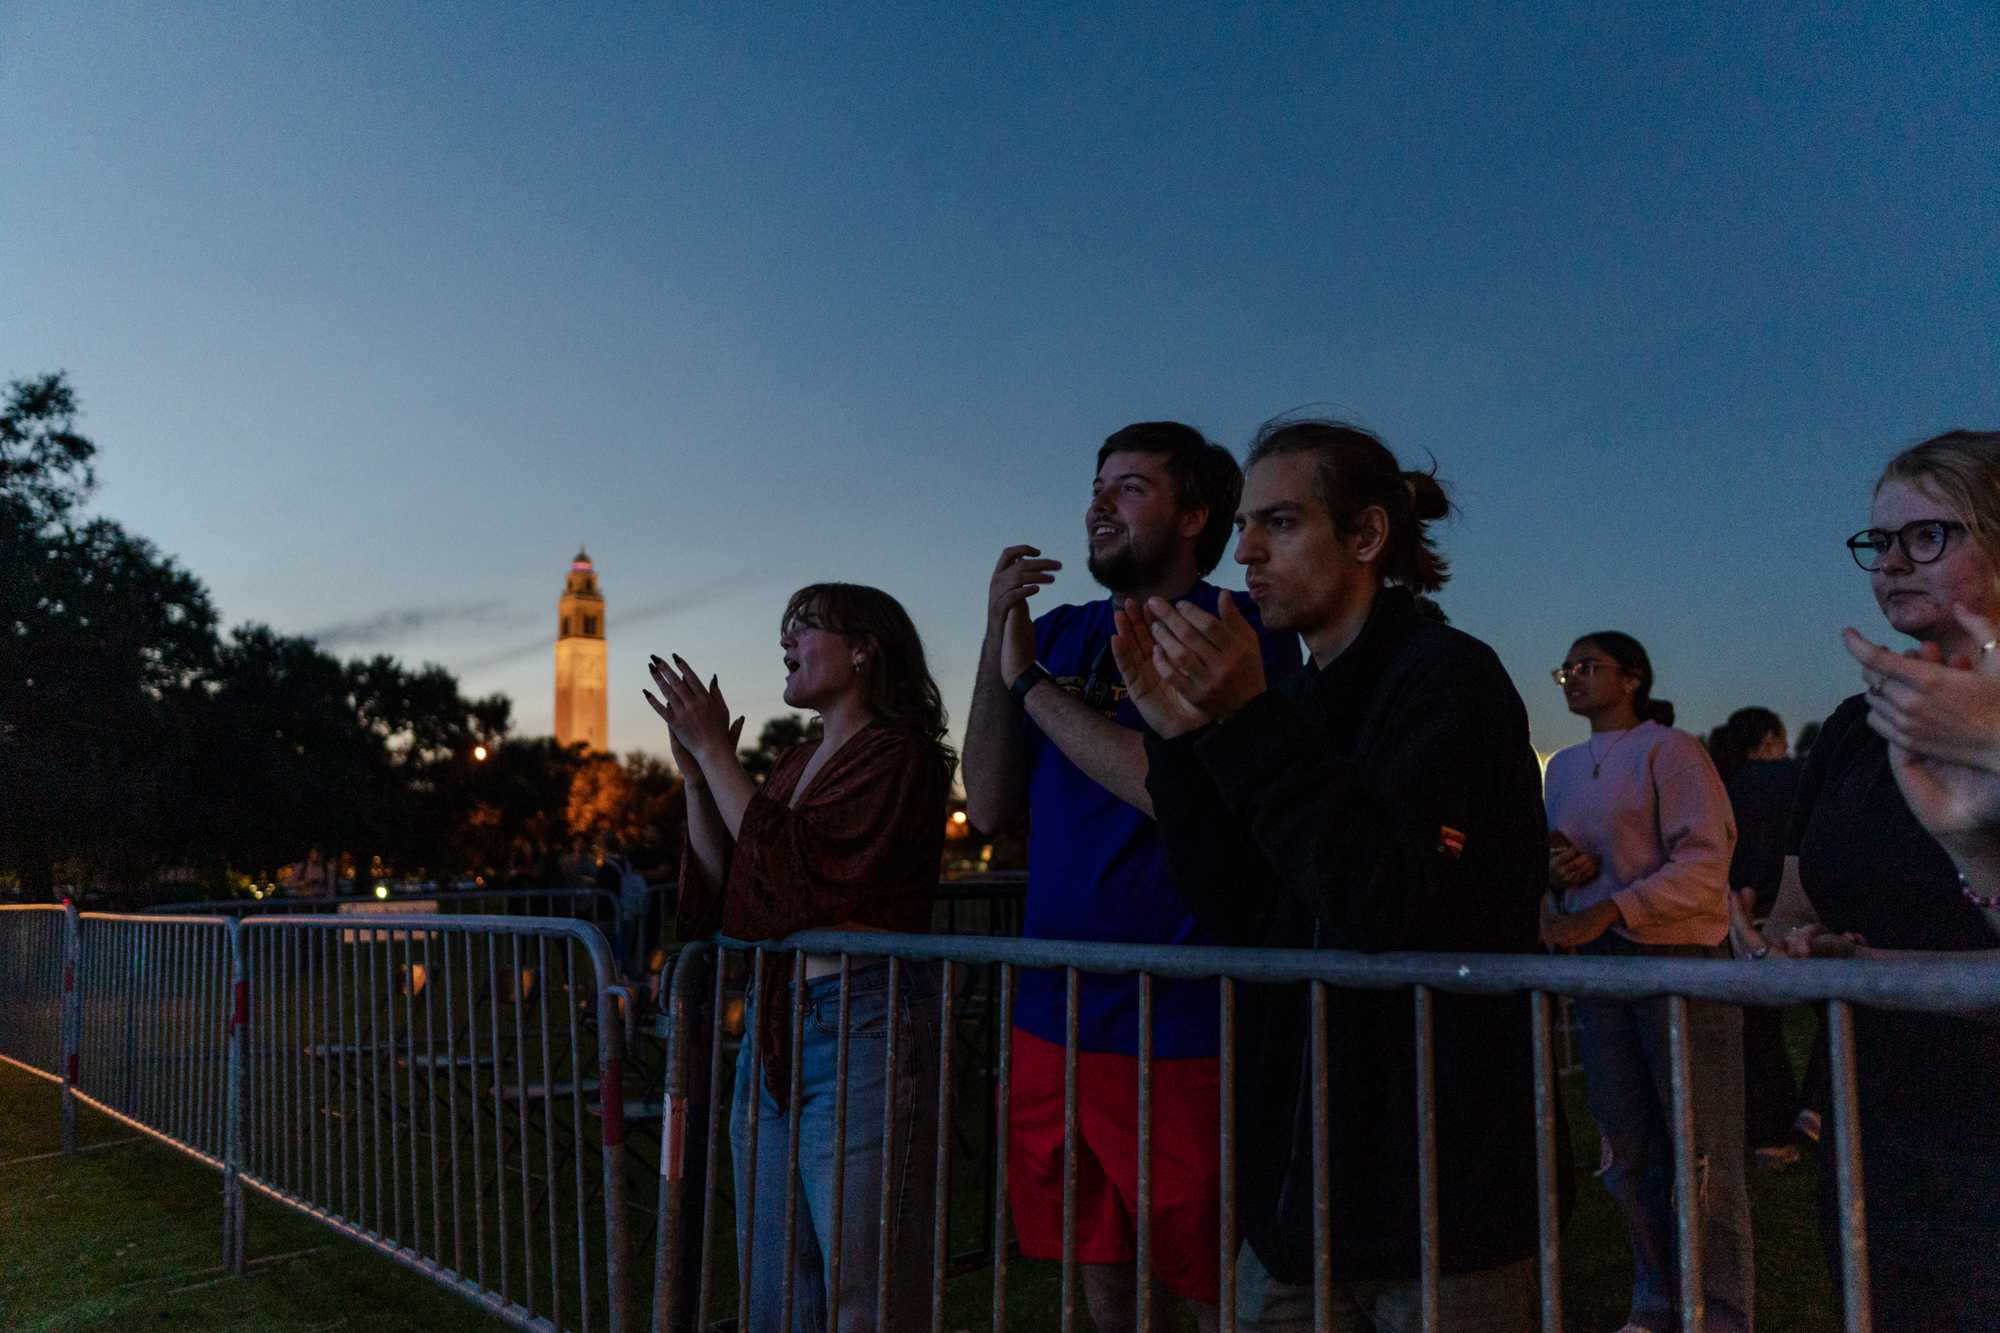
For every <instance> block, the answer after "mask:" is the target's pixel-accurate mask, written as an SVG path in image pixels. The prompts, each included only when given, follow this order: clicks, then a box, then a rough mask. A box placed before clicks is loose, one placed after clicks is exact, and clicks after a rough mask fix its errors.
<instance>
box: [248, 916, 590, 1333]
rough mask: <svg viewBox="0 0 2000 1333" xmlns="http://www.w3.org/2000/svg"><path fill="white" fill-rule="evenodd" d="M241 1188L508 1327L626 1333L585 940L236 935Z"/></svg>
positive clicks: (497, 925)
mask: <svg viewBox="0 0 2000 1333" xmlns="http://www.w3.org/2000/svg"><path fill="white" fill-rule="evenodd" d="M241 937H242V950H243V956H244V959H245V961H246V965H247V970H248V974H249V978H250V983H251V993H252V995H253V996H255V997H256V1003H255V1004H254V1005H253V1007H252V1011H251V1020H250V1029H249V1047H248V1057H247V1069H248V1073H249V1076H250V1084H251V1089H252V1091H251V1095H250V1101H249V1135H248V1138H249V1143H250V1150H249V1154H248V1160H247V1162H246V1164H245V1167H244V1176H243V1179H244V1184H245V1185H246V1186H248V1187H249V1188H251V1189H254V1190H256V1191H258V1192H259V1193H262V1194H265V1195H268V1196H269V1197H271V1198H273V1199H277V1200H279V1201H280V1202H283V1203H286V1204H288V1205H290V1206H292V1207H294V1208H296V1209H299V1210H300V1211H302V1212H304V1213H306V1214H308V1215H309V1216H312V1217H314V1218H316V1219H318V1220H319V1221H321V1222H323V1223H325V1224H326V1225H328V1226H330V1227H332V1228H334V1229H335V1230H337V1231H339V1232H341V1233H342V1234H344V1235H347V1236H349V1237H351V1238H353V1239H355V1240H359V1241H361V1242H362V1243H364V1244H367V1245H369V1246H372V1247H373V1248H375V1249H377V1250H380V1251H381V1252H383V1253H384V1254H387V1255H388V1256H389V1257H391V1258H393V1259H395V1260H396V1261H397V1262H399V1263H401V1264H403V1265H404V1266H406V1267H409V1268H411V1269H414V1270H415V1271H417V1272H419V1273H422V1274H423V1275H425V1276H426V1277H429V1278H431V1279H433V1280H435V1281H438V1282H440V1283H442V1284H443V1285H445V1286H447V1287H449V1288H451V1289H453V1290H455V1291H457V1292H459V1293H460V1294H461V1295H463V1296H465V1297H467V1298H468V1299H470V1300H473V1301H474V1302H476V1303H478V1304H480V1305H482V1306H484V1307H486V1308H487V1309H488V1310H490V1311H491V1312H493V1313H494V1314H497V1315H499V1316H500V1317H501V1318H503V1319H505V1320H507V1321H508V1322H509V1323H511V1324H514V1325H515V1326H517V1327H523V1328H577V1329H583V1330H590V1329H596V1328H609V1329H611V1330H613V1331H614V1333H616V1330H618V1329H620V1328H622V1327H624V1309H623V1307H624V1305H625V1300H624V1298H623V1294H622V1293H623V1285H624V1280H625V1279H624V1274H625V1253H626V1250H627V1248H628V1245H629V1240H628V1237H627V1221H628V1219H627V1215H626V1209H625V1207H624V1172H623V1154H622V1150H623V1144H624V1141H625V1125H626V1117H627V1105H626V1098H625V1096H624V1069H623V1038H624V1030H623V1026H624V1024H625V1022H626V1009H627V1006H628V1004H629V999H628V997H627V995H626V993H625V991H624V989H623V988H622V987H621V986H619V985H617V984H616V982H615V976H616V974H615V972H614V971H613V968H612V964H611V958H610V951H609V948H608V946H607V945H606V943H605V940H604V938H603V936H602V935H601V934H600V933H599V932H598V931H597V930H596V929H594V928H593V927H591V926H589V925H586V924H583V923H579V922H571V921H557V920H552V919H534V918H521V917H476V916H450V917H395V918H355V917H332V916H320V917H263V918H252V919H250V920H247V921H245V922H243V924H242V927H241Z"/></svg>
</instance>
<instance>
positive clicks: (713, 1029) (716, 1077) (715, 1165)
mask: <svg viewBox="0 0 2000 1333" xmlns="http://www.w3.org/2000/svg"><path fill="white" fill-rule="evenodd" d="M728 971H729V955H728V954H726V953H724V952H723V951H722V949H721V947H720V946H718V947H717V948H716V950H715V989H714V994H713V996H712V997H711V1003H710V1007H709V1020H710V1021H709V1032H708V1143H707V1155H706V1159H705V1160H704V1162H703V1171H702V1178H701V1180H702V1184H701V1271H700V1272H699V1273H697V1274H696V1275H695V1298H694V1326H695V1327H696V1328H697V1329H699V1328H702V1327H704V1326H705V1325H706V1324H707V1323H708V1308H709V1298H710V1296H711V1294H712V1293H711V1290H710V1284H711V1281H712V1279H711V1274H712V1273H713V1272H714V1269H715V1200H716V1189H717V1187H718V1183H719V1182H718V1181H717V1180H716V1173H717V1172H718V1171H719V1170H720V1169H721V1166H722V1161H721V1158H722V1096H723V1093H722V1027H723V1001H724V999H725V990H724V982H725V981H726V979H727V973H728ZM840 989H841V994H842V995H843V996H844V995H846V993H847V980H846V971H845V967H844V964H843V970H842V973H841V987H840ZM744 1008H745V1011H746V1012H747V1011H748V1008H749V1006H748V1005H745V1006H744ZM842 1032H843V1036H844V1035H845V1028H843V1029H842ZM736 1058H737V1059H739V1060H740V1059H742V1058H743V1056H742V1053H741V1051H740V1050H739V1052H738V1054H737V1057H736ZM840 1083H841V1088H840V1093H839V1095H840V1096H842V1097H843V1098H844V1097H845V1095H846V1090H847V1067H846V1066H845V1065H842V1066H841V1069H840ZM839 1105H841V1106H845V1105H846V1102H845V1101H844V1100H843V1101H841V1102H840V1103H839ZM844 1128H845V1126H844V1125H843V1126H842V1129H844ZM834 1145H835V1151H834V1154H833V1161H834V1170H835V1171H836V1172H837V1171H839V1170H840V1159H841V1156H842V1155H843V1153H844V1152H845V1150H846V1146H847V1144H846V1139H845V1137H844V1135H843V1134H841V1133H838V1132H837V1133H836V1134H835V1137H834ZM833 1200H834V1207H836V1208H838V1207H839V1206H840V1181H839V1178H838V1177H837V1176H836V1177H835V1180H834V1187H833ZM836 1216H837V1214H836ZM834 1234H835V1235H839V1234H840V1228H839V1226H838V1225H836V1226H835V1227H834ZM835 1248H836V1253H837V1251H838V1247H835ZM834 1262H835V1263H836V1264H838V1263H839V1259H838V1258H836V1259H835V1260H834ZM835 1271H836V1272H837V1271H838V1270H837V1269H836V1270H835ZM839 1289H840V1288H839V1284H838V1283H836V1284H835V1286H834V1290H835V1291H836V1292H838V1291H839ZM836 1299H838V1297H836Z"/></svg>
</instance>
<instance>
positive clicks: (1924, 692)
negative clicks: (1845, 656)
mask: <svg viewBox="0 0 2000 1333" xmlns="http://www.w3.org/2000/svg"><path fill="white" fill-rule="evenodd" d="M1958 614H1959V619H1960V621H1961V622H1962V623H1964V624H1965V626H1966V627H1967V628H1968V629H1970V630H1972V632H1973V633H1975V634H1981V635H1990V633H1991V631H1992V626H1991V624H1990V623H1989V622H1987V621H1986V620H1984V619H1983V618H1981V617H1978V616H1974V615H1972V614H1971V613H1970V612H1968V611H1966V610H1965V609H1964V608H1963V607H1960V608H1958ZM1842 637H1843V638H1844V640H1845V641H1846V644H1847V651H1848V652H1849V653H1851V654H1853V656H1854V659H1855V660H1856V661H1857V662H1859V663H1860V664H1861V668H1862V676H1863V678H1864V679H1865V680H1866V681H1867V682H1868V725H1869V726H1870V727H1871V728H1873V729H1874V730H1875V732H1876V733H1877V734H1878V735H1880V736H1881V737H1882V738H1883V739H1884V740H1886V741H1888V742H1889V766H1890V769H1891V770H1892V771H1893V772H1894V773H1895V775H1896V785H1897V786H1899V787H1900V788H1902V791H1903V799H1904V800H1906V801H1908V802H1909V805H1910V811H1911V813H1912V814H1914V815H1916V817H1917V820H1918V822H1920V823H1921V824H1922V825H1923V826H1924V828H1925V829H1927V830H1928V831H1929V832H1930V834H1931V836H1932V837H1934V838H1936V839H1937V840H1938V841H1939V842H1941V843H1943V844H1944V845H1945V847H1946V849H1947V850H1949V851H1952V852H1953V853H1954V854H1955V855H1956V854H1958V853H1960V852H1965V851H1981V852H1986V853H1988V854H1989V855H1990V854H1991V852H1992V850H1993V846H1994V844H1995V843H2000V655H1996V654H1995V653H1993V652H1990V651H1989V652H1983V653H1981V654H1980V656H1979V658H1978V660H1977V661H1976V662H1974V661H1967V660H1966V659H1963V658H1960V659H1957V660H1955V661H1953V662H1942V661H1938V660H1935V654H1934V652H1933V654H1930V655H1925V656H1919V657H1914V658H1912V657H1903V656H1899V655H1897V654H1896V653H1894V652H1891V651H1890V650H1889V649H1887V648H1884V647H1882V646H1881V645H1880V644H1875V643H1871V642H1869V641H1868V640H1867V639H1866V638H1864V637H1862V635H1860V634H1859V633H1857V632H1856V631H1854V630H1851V629H1850V630H1848V631H1846V632H1845V634H1844V635H1843V636H1842ZM1982 642H1988V643H1990V642H1991V639H1990V637H1988V638H1984V639H1982Z"/></svg>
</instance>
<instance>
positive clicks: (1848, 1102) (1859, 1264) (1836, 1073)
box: [1826, 1000, 1950, 1333]
mask: <svg viewBox="0 0 2000 1333" xmlns="http://www.w3.org/2000/svg"><path fill="white" fill-rule="evenodd" d="M1826 1020H1827V1021H1826V1027H1827V1052H1828V1055H1829V1056H1830V1057H1831V1058H1830V1060H1829V1063H1830V1064H1831V1066H1832V1069H1831V1073H1832V1075H1833V1160H1834V1171H1835V1175H1834V1187H1835V1198H1836V1202H1837V1204H1838V1209H1839V1214H1840V1296H1841V1304H1842V1306H1843V1307H1844V1313H1845V1321H1846V1325H1847V1333H1870V1330H1871V1329H1873V1328H1874V1326H1875V1312H1874V1308H1873V1305H1872V1304H1871V1299H1872V1298H1871V1293H1870V1291H1869V1284H1868V1216H1867V1196H1866V1195H1865V1194H1863V1192H1862V1179H1861V1101H1860V1092H1859V1088H1858V1086H1857V1084H1856V1082H1855V1071H1854V1007H1853V1006H1852V1005H1850V1004H1848V1003H1847V1002H1846V1001H1845V1000H1832V1001H1829V1002H1828V1003H1827V1006H1826ZM1940 1280H1941V1281H1948V1280H1950V1279H1949V1278H1942V1277H1941V1278H1940Z"/></svg>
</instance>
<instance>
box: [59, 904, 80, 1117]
mask: <svg viewBox="0 0 2000 1333" xmlns="http://www.w3.org/2000/svg"><path fill="white" fill-rule="evenodd" d="M82 965H83V930H82V922H80V921H79V920H78V919H77V911H76V904H75V903H69V902H66V903H64V904H63V997H62V1150H63V1151H64V1152H66V1153H73V1152H75V1151H76V1075H77V1048H78V1047H79V1046H80V1045H82V1037H83V993H82V992H81V991H79V990H78V989H77V973H78V972H79V971H81V970H82Z"/></svg>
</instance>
